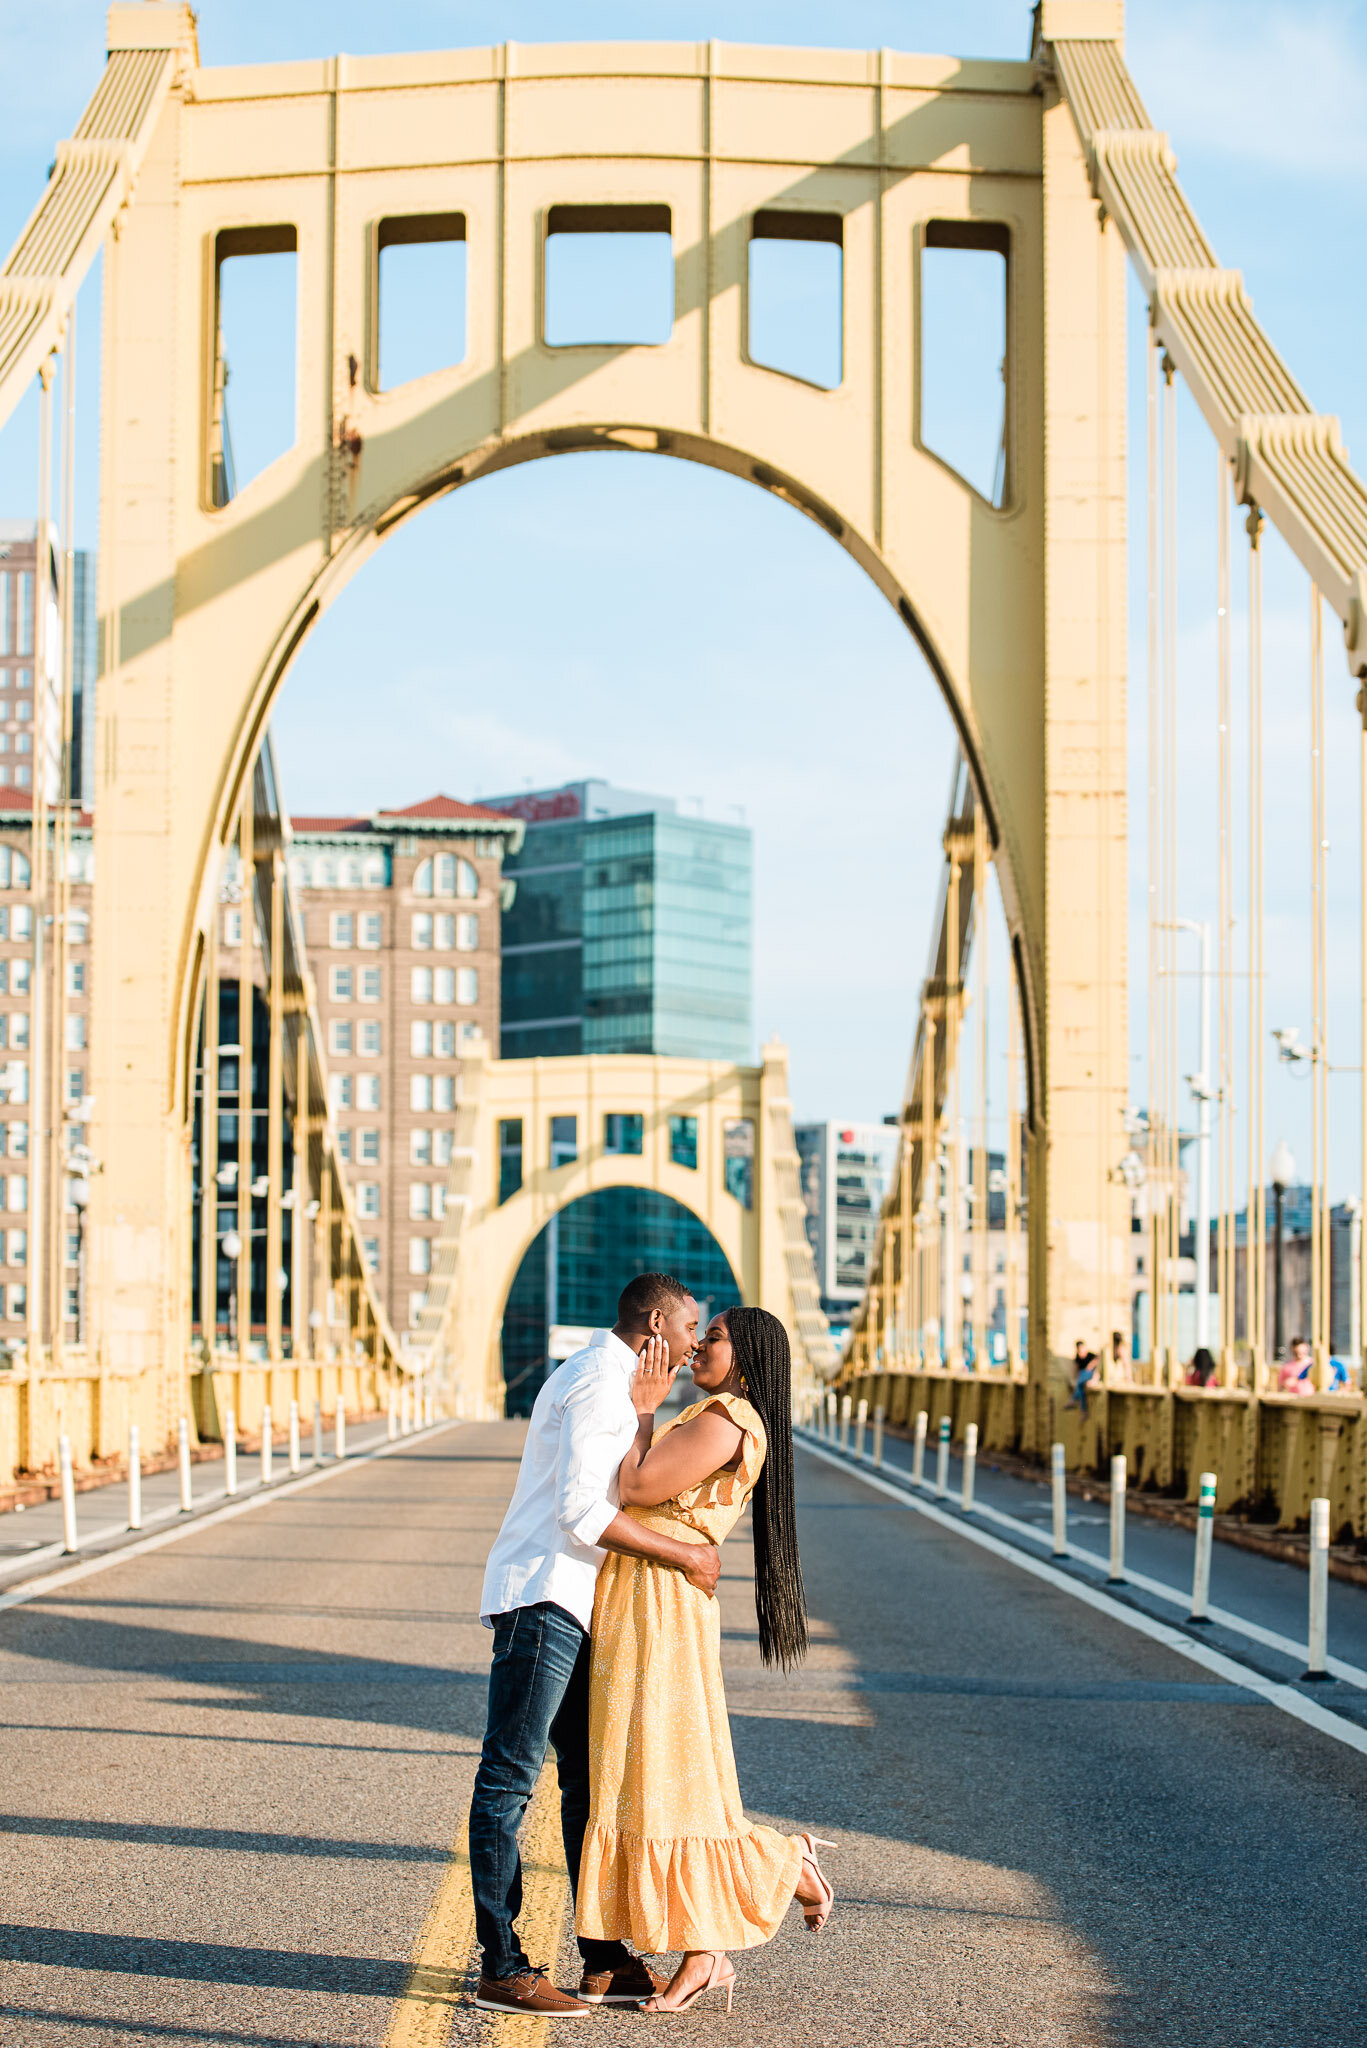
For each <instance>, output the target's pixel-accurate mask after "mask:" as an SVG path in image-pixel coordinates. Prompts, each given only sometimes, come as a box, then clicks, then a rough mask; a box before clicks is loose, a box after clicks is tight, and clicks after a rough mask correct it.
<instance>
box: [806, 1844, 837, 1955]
mask: <svg viewBox="0 0 1367 2048" xmlns="http://www.w3.org/2000/svg"><path fill="white" fill-rule="evenodd" d="M798 1840H799V1841H800V1842H805V1843H806V1845H807V1846H806V1848H805V1849H804V1850H803V1852H802V1860H803V1862H804V1863H805V1864H806V1865H807V1866H808V1868H809V1869H810V1870H811V1873H812V1875H813V1877H814V1878H815V1879H816V1881H817V1883H818V1884H819V1885H820V1886H821V1889H822V1891H823V1892H824V1893H825V1895H826V1896H825V1897H824V1898H823V1899H818V1900H817V1901H816V1903H815V1905H811V1906H804V1907H803V1908H802V1917H803V1919H804V1920H805V1921H806V1923H807V1932H808V1933H809V1934H820V1932H821V1930H822V1928H823V1927H824V1926H825V1925H826V1922H827V1921H828V1920H829V1919H830V1917H831V1914H832V1913H833V1912H834V1911H835V1887H834V1886H833V1885H832V1883H831V1881H830V1879H829V1878H828V1877H827V1875H826V1873H825V1871H824V1870H823V1869H822V1868H821V1864H820V1861H819V1859H818V1857H817V1853H816V1852H817V1850H818V1849H833V1848H834V1847H835V1843H834V1842H828V1841H827V1840H826V1839H825V1837H824V1836H823V1835H811V1834H801V1835H799V1836H798Z"/></svg>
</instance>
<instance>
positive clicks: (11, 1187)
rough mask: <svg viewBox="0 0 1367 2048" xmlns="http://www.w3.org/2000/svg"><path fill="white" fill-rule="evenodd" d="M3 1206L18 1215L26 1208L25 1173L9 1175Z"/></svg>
mask: <svg viewBox="0 0 1367 2048" xmlns="http://www.w3.org/2000/svg"><path fill="white" fill-rule="evenodd" d="M5 1207H6V1208H7V1209H8V1210H9V1211H10V1212H11V1214H13V1215H20V1216H22V1215H23V1213H24V1211H25V1210H26V1209H27V1208H28V1177H27V1175H26V1174H22V1173H12V1174H11V1175H10V1177H9V1180H8V1183H7V1184H6V1193H5Z"/></svg>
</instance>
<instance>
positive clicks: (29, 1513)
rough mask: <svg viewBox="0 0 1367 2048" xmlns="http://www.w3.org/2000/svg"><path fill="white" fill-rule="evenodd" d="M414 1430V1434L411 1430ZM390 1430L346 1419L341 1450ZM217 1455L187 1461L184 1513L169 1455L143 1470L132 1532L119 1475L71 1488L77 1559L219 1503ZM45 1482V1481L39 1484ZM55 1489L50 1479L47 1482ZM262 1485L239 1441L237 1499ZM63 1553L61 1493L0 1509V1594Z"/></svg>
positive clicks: (328, 1435)
mask: <svg viewBox="0 0 1367 2048" xmlns="http://www.w3.org/2000/svg"><path fill="white" fill-rule="evenodd" d="M412 1433H413V1434H414V1435H417V1434H418V1433H419V1432H418V1431H417V1430H414V1431H413V1432H412ZM388 1434H389V1425H388V1421H387V1418H386V1417H384V1416H380V1417H378V1418H371V1419H370V1420H369V1421H367V1422H358V1423H352V1422H349V1423H348V1424H347V1432H346V1448H347V1455H348V1457H350V1456H351V1455H352V1454H353V1453H357V1454H358V1453H360V1452H362V1451H368V1450H371V1449H373V1448H374V1446H375V1445H376V1444H379V1443H383V1442H384V1441H385V1439H386V1438H387V1436H388ZM214 1449H216V1450H217V1452H218V1455H217V1456H216V1457H215V1456H209V1457H204V1456H202V1455H201V1456H200V1457H199V1458H197V1459H196V1461H195V1462H194V1463H192V1465H191V1467H190V1483H191V1490H192V1496H193V1502H194V1504H193V1506H192V1507H191V1509H190V1510H189V1512H188V1513H186V1512H185V1511H184V1510H183V1509H182V1508H181V1505H180V1471H179V1467H178V1465H177V1464H176V1463H175V1462H174V1461H173V1462H172V1464H171V1466H170V1468H169V1469H168V1470H165V1471H161V1472H148V1471H144V1473H143V1478H142V1527H141V1529H140V1530H138V1531H137V1532H133V1531H130V1529H129V1527H128V1480H127V1478H126V1477H121V1478H118V1479H111V1480H105V1481H103V1482H99V1481H96V1483H94V1484H93V1485H92V1484H90V1483H89V1481H88V1480H87V1483H86V1485H85V1486H84V1487H83V1488H80V1490H78V1491H77V1494H76V1530H77V1538H78V1542H79V1555H80V1556H81V1557H94V1556H98V1555H99V1554H100V1553H101V1552H102V1551H107V1550H113V1549H117V1548H118V1547H120V1546H121V1545H122V1544H125V1543H132V1542H136V1541H137V1538H138V1536H139V1535H142V1536H146V1535H150V1534H152V1533H153V1532H154V1531H155V1530H157V1529H161V1528H165V1527H166V1526H167V1525H168V1524H170V1523H173V1522H177V1521H187V1522H188V1521H190V1520H192V1519H193V1518H194V1517H195V1516H196V1515H199V1514H204V1513H207V1512H208V1511H209V1510H210V1509H212V1508H215V1507H221V1506H222V1505H223V1503H224V1501H225V1500H226V1499H227V1498H228V1494H227V1490H226V1488H225V1486H224V1483H223V1482H224V1465H223V1454H222V1446H221V1445H217V1446H214ZM300 1453H301V1456H300V1470H301V1471H304V1472H308V1471H311V1470H312V1469H313V1426H312V1421H311V1419H310V1421H309V1423H308V1424H307V1426H306V1427H304V1428H303V1429H302V1430H301V1434H300ZM335 1458H336V1432H335V1430H332V1429H325V1430H324V1432H323V1462H324V1464H331V1463H333V1462H334V1461H335ZM291 1476H292V1475H291V1473H290V1469H289V1451H288V1447H287V1445H286V1444H285V1443H283V1442H279V1441H278V1442H276V1444H275V1445H274V1448H273V1452H272V1458H271V1484H272V1486H275V1485H278V1484H279V1482H280V1481H281V1480H284V1479H289V1478H290V1477H291ZM43 1483H44V1484H46V1482H43ZM53 1485H54V1490H55V1482H53ZM260 1491H261V1456H260V1452H259V1451H257V1450H252V1451H250V1452H247V1451H244V1450H243V1449H242V1447H241V1445H239V1446H238V1453H237V1498H238V1499H243V1498H245V1497H246V1496H247V1495H249V1494H253V1493H259V1492H260ZM64 1555H65V1551H64V1549H63V1544H62V1503H61V1500H60V1498H59V1497H58V1498H53V1499H47V1500H43V1501H42V1502H41V1503H40V1504H39V1505H37V1506H34V1507H26V1506H22V1505H20V1506H16V1507H14V1508H11V1509H10V1510H9V1511H8V1512H7V1513H3V1514H0V1592H3V1591H6V1590H8V1589H9V1588H10V1587H12V1586H18V1585H22V1584H23V1582H24V1580H25V1579H26V1578H30V1577H32V1576H33V1575H34V1574H36V1573H38V1572H43V1571H47V1570H49V1569H50V1568H51V1566H52V1564H53V1562H54V1560H57V1559H60V1558H61V1557H63V1556H64Z"/></svg>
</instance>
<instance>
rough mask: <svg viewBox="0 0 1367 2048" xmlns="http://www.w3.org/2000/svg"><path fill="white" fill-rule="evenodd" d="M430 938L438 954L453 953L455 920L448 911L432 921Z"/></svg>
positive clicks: (454, 946) (454, 947) (454, 948)
mask: <svg viewBox="0 0 1367 2048" xmlns="http://www.w3.org/2000/svg"><path fill="white" fill-rule="evenodd" d="M432 937H433V942H434V944H435V945H436V949H437V951H438V952H439V953H454V951H455V950H456V920H455V918H454V917H453V916H452V914H451V913H450V911H443V912H442V914H441V915H440V916H439V917H435V918H434V919H433V920H432Z"/></svg>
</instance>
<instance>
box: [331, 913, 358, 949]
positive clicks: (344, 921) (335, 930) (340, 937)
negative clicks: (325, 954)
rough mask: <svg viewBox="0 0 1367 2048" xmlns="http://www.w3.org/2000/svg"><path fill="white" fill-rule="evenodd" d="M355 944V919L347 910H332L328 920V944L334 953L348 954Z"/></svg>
mask: <svg viewBox="0 0 1367 2048" xmlns="http://www.w3.org/2000/svg"><path fill="white" fill-rule="evenodd" d="M355 943H356V919H355V917H354V916H353V915H352V913H351V911H349V910H334V911H333V913H332V916H331V917H330V918H329V919H328V944H329V945H330V946H331V947H332V949H333V951H334V952H335V953H340V952H349V951H350V949H351V948H352V947H353V946H354V945H355Z"/></svg>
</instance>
